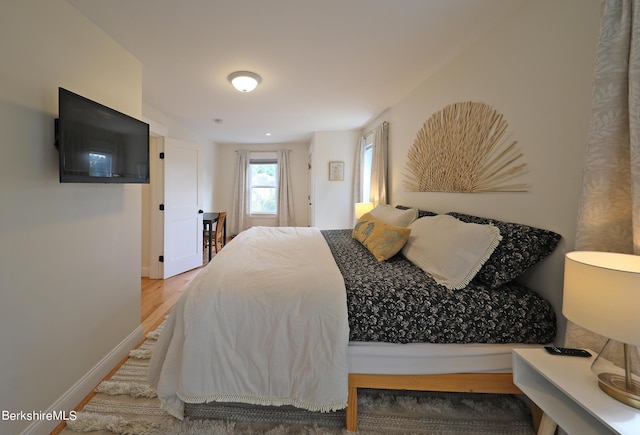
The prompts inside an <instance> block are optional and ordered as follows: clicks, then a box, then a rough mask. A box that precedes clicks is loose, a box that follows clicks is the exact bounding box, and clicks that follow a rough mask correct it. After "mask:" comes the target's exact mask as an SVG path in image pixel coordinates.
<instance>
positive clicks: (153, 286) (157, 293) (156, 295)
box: [141, 267, 202, 335]
mask: <svg viewBox="0 0 640 435" xmlns="http://www.w3.org/2000/svg"><path fill="white" fill-rule="evenodd" d="M201 270H202V267H199V268H197V269H193V270H190V271H188V272H184V273H181V274H180V275H176V276H173V277H171V278H168V279H164V280H163V279H149V278H142V300H141V321H142V328H143V329H144V333H145V335H146V334H147V333H149V332H150V331H153V330H154V329H156V328H157V327H158V325H160V323H162V321H163V320H164V318H165V316H166V315H167V314H169V311H171V308H172V307H173V305H174V304H175V303H176V301H177V300H178V299H179V298H180V296H181V295H182V293H183V292H184V291H185V289H186V288H187V286H188V284H189V283H190V282H191V281H193V279H194V278H195V277H196V276H197V275H198V273H200V271H201Z"/></svg>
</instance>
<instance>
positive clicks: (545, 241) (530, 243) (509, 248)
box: [447, 212, 562, 288]
mask: <svg viewBox="0 0 640 435" xmlns="http://www.w3.org/2000/svg"><path fill="white" fill-rule="evenodd" d="M447 214H448V215H451V216H453V217H455V218H456V219H459V220H461V221H462V222H472V223H476V224H485V225H486V224H490V225H495V226H496V227H498V228H499V229H500V235H501V236H502V241H501V242H500V244H499V245H498V247H497V248H496V249H495V251H493V254H491V257H489V260H487V262H486V263H484V265H483V266H482V268H481V269H480V271H479V272H478V274H477V275H476V276H475V278H474V281H480V282H482V283H484V284H486V285H489V286H491V287H494V288H495V287H498V286H499V285H502V284H504V283H507V282H509V281H512V280H514V279H515V278H516V277H518V276H520V275H522V274H523V273H524V272H525V271H526V270H527V269H529V268H530V267H531V266H533V265H534V264H536V263H538V262H539V261H541V260H542V259H543V258H545V257H547V256H548V255H549V254H551V253H552V252H553V250H554V249H555V248H556V246H557V245H558V242H559V241H560V239H561V237H562V236H560V234H557V233H554V232H553V231H548V230H542V229H540V228H534V227H530V226H527V225H521V224H516V223H511V222H502V221H498V220H495V219H488V218H483V217H478V216H471V215H467V214H462V213H456V212H451V213H447Z"/></svg>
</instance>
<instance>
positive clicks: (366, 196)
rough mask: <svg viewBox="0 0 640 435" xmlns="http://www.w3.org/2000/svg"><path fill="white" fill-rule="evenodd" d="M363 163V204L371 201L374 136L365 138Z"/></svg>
mask: <svg viewBox="0 0 640 435" xmlns="http://www.w3.org/2000/svg"><path fill="white" fill-rule="evenodd" d="M365 141H366V142H365V145H364V159H363V161H362V202H370V201H371V161H372V160H373V134H370V135H369V136H367V137H366V138H365Z"/></svg>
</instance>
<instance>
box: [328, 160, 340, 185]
mask: <svg viewBox="0 0 640 435" xmlns="http://www.w3.org/2000/svg"><path fill="white" fill-rule="evenodd" d="M329 181H344V162H329Z"/></svg>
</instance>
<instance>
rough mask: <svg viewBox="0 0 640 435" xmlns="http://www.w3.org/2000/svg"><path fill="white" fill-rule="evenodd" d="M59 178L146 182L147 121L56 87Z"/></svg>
mask: <svg viewBox="0 0 640 435" xmlns="http://www.w3.org/2000/svg"><path fill="white" fill-rule="evenodd" d="M58 108H59V112H58V119H57V120H56V147H57V148H58V151H59V152H60V182H61V183H149V124H147V123H145V122H142V121H139V120H137V119H135V118H132V117H131V116H128V115H125V114H124V113H121V112H118V111H117V110H114V109H111V108H109V107H106V106H103V105H102V104H99V103H96V102H95V101H91V100H89V99H88V98H85V97H82V96H80V95H77V94H74V93H73V92H70V91H68V90H66V89H63V88H59V93H58Z"/></svg>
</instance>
